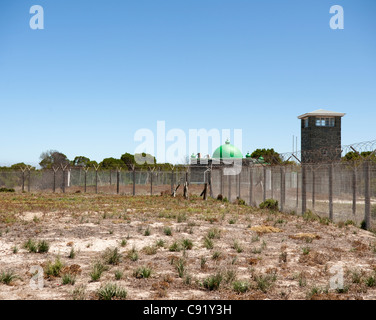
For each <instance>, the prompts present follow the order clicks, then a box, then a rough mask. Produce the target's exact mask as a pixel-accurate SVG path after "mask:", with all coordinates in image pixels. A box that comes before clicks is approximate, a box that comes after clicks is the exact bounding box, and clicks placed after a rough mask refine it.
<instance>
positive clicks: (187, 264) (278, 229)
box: [0, 194, 376, 300]
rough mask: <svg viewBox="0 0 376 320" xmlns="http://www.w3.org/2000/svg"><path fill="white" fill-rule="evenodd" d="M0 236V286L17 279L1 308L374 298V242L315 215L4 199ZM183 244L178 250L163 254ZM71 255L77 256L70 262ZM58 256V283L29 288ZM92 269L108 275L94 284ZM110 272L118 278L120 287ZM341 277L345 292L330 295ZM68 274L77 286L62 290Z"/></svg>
mask: <svg viewBox="0 0 376 320" xmlns="http://www.w3.org/2000/svg"><path fill="white" fill-rule="evenodd" d="M166 228H170V230H171V232H172V235H168V232H167V230H166ZM0 233H1V236H0V277H1V274H3V275H4V273H6V272H7V271H10V272H11V273H13V274H14V275H15V276H16V278H15V279H13V280H12V281H11V282H10V283H9V284H6V283H0V299H98V298H99V296H98V290H99V289H100V288H101V286H104V285H105V284H107V283H114V284H116V285H118V286H119V287H122V288H124V289H125V290H126V291H127V299H210V300H211V299H372V300H373V299H375V298H376V273H375V270H376V249H375V245H376V238H375V235H374V234H373V233H371V232H368V231H364V230H361V229H359V228H358V227H356V226H353V225H351V224H348V225H345V224H344V223H340V224H332V223H328V224H327V223H326V221H324V220H321V221H320V220H318V219H316V217H313V216H310V217H306V219H303V217H301V216H293V215H287V214H282V213H279V212H271V211H269V210H260V209H256V208H252V207H249V206H243V205H238V204H228V203H223V202H221V201H218V200H208V201H206V202H205V201H203V200H202V199H200V198H197V197H192V199H191V200H189V201H187V200H184V199H183V198H181V197H178V198H171V197H162V196H152V197H151V196H138V197H131V196H118V195H101V194H99V195H81V194H66V195H61V194H59V195H53V194H2V195H1V198H0ZM166 233H167V234H166ZM205 237H209V240H207V241H206V242H205ZM210 237H211V238H210ZM29 239H32V240H35V241H36V242H39V241H42V240H45V241H47V243H48V244H49V250H48V252H47V253H32V252H29V251H28V250H27V249H26V248H24V244H25V243H26V242H27V241H28V240H29ZM184 239H186V240H188V241H186V246H187V248H186V250H180V251H171V245H172V244H173V243H174V242H176V243H177V244H178V247H179V246H180V247H181V244H182V243H183V240H184ZM189 240H190V241H189ZM157 241H159V246H158V245H157V244H156V243H157ZM210 241H211V242H212V246H213V247H212V248H210V246H208V242H210ZM122 242H123V243H122ZM190 244H191V245H192V247H191V246H190ZM14 248H17V250H15V249H14ZM72 248H73V249H74V251H75V253H76V254H75V257H74V258H69V254H70V252H71V250H72ZM107 248H111V249H114V248H118V251H119V253H120V261H119V263H118V264H115V265H112V264H108V261H105V260H104V255H103V254H104V252H105V250H106V249H107ZM132 248H134V249H135V250H136V251H137V254H138V259H137V260H135V259H134V260H135V261H132V259H130V257H129V253H130V252H131V251H132ZM58 257H59V258H60V260H61V261H62V262H63V263H64V266H65V268H63V269H62V271H61V272H60V274H59V275H58V276H56V277H47V276H46V274H44V280H43V283H44V285H43V288H39V289H35V288H33V287H32V286H31V285H30V280H31V279H32V277H33V271H30V268H31V267H32V266H42V267H44V268H45V267H46V264H47V262H48V261H51V262H54V261H55V260H56V258H58ZM96 261H102V263H103V264H104V265H106V266H107V270H106V271H104V272H103V274H102V275H101V277H100V279H99V280H98V281H92V278H91V276H90V273H91V271H92V269H93V265H94V263H95V262H96ZM179 262H180V263H181V264H180V266H181V265H183V266H184V270H183V271H182V274H181V275H182V276H181V277H180V276H179V272H178V271H179V270H178V266H179ZM143 266H145V267H147V268H149V269H151V271H152V273H151V276H150V277H149V278H146V279H145V278H140V277H136V276H135V270H136V269H137V268H139V267H143ZM115 271H121V272H122V276H121V279H120V280H116V279H115ZM341 271H343V278H344V286H343V289H337V290H336V289H335V288H333V287H332V288H331V286H330V281H331V279H332V278H333V276H335V275H336V274H337V276H339V277H340V276H341ZM69 272H70V273H72V274H74V275H75V283H74V285H71V284H67V285H63V284H62V275H63V274H64V273H69ZM215 275H218V276H219V278H220V279H221V282H220V285H219V288H214V290H210V288H208V286H205V283H206V281H205V279H207V278H209V277H210V276H215ZM240 282H241V283H242V286H240V285H239V283H240ZM239 287H242V288H245V289H244V291H245V292H239V290H237V288H239ZM212 289H213V288H212Z"/></svg>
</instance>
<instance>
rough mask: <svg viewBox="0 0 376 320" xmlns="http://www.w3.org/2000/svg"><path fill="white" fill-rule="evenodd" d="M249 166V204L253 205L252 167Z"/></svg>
mask: <svg viewBox="0 0 376 320" xmlns="http://www.w3.org/2000/svg"><path fill="white" fill-rule="evenodd" d="M248 168H249V205H250V206H252V205H253V168H252V167H248Z"/></svg>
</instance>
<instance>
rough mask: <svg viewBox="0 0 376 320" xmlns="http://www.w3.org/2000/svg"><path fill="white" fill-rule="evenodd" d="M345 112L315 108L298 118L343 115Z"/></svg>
mask: <svg viewBox="0 0 376 320" xmlns="http://www.w3.org/2000/svg"><path fill="white" fill-rule="evenodd" d="M345 114H346V113H340V112H334V111H328V110H324V109H319V110H315V111H312V112H308V113H305V114H302V115H301V116H299V117H298V119H304V118H307V117H319V116H323V117H343V116H344V115H345Z"/></svg>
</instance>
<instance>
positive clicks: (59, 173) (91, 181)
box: [0, 141, 376, 229]
mask: <svg viewBox="0 0 376 320" xmlns="http://www.w3.org/2000/svg"><path fill="white" fill-rule="evenodd" d="M365 149H372V150H374V151H365ZM375 149H376V141H373V142H369V143H363V144H359V145H352V146H346V147H343V150H344V151H345V152H346V153H345V154H346V155H348V152H350V153H352V159H348V158H346V157H342V158H341V160H340V161H338V159H337V156H336V160H335V161H332V162H330V161H326V162H325V163H320V162H315V163H313V162H309V161H308V162H304V163H300V160H299V159H300V158H301V156H302V154H298V153H295V154H293V153H289V154H279V155H278V159H269V161H268V162H265V163H258V162H257V161H256V162H254V161H245V160H244V159H243V165H242V170H241V172H240V173H239V174H237V175H224V171H225V170H224V168H225V166H224V165H213V164H211V163H210V162H209V164H208V165H191V166H186V167H182V166H180V167H179V168H178V169H176V168H175V169H172V170H170V171H162V170H148V171H146V170H145V171H139V170H136V169H135V170H133V171H122V170H100V169H99V170H94V169H87V168H66V169H63V168H59V169H57V168H55V169H49V170H47V169H45V170H30V169H28V168H24V169H22V170H19V171H9V170H5V171H0V188H13V189H14V190H15V191H16V192H55V193H59V192H61V193H66V192H69V193H78V192H82V193H105V194H123V195H161V194H172V193H173V191H174V190H175V189H176V188H177V192H176V193H177V194H182V193H183V184H184V183H185V182H188V184H189V194H191V195H198V196H200V195H201V194H202V192H203V189H204V186H205V184H206V185H207V186H208V188H209V192H210V196H211V197H214V198H217V196H218V195H219V194H221V195H222V197H226V198H227V199H228V200H229V201H231V202H233V201H235V200H236V199H242V200H244V201H245V202H246V203H247V204H248V205H251V206H255V207H257V206H259V205H260V203H262V202H263V201H265V200H267V199H274V200H277V201H278V204H279V208H280V210H281V211H283V212H290V213H296V214H303V213H305V212H306V211H307V210H310V211H312V212H314V213H316V214H317V215H319V216H320V217H323V218H324V217H327V218H329V219H331V220H333V221H335V222H339V221H343V222H346V221H353V222H354V223H356V224H357V225H360V224H362V223H363V225H364V226H365V227H366V228H367V229H370V228H372V226H373V225H374V223H375V220H376V155H375V151H376V150H375ZM349 150H350V151H349ZM344 151H342V152H343V154H344ZM319 153H320V154H322V153H323V151H322V150H320V152H319ZM325 154H326V158H325V159H326V160H327V159H328V157H327V155H328V153H327V152H325ZM335 154H336V155H337V153H335ZM305 156H306V159H307V158H315V156H314V155H313V154H310V155H309V156H307V154H306V155H305ZM291 159H293V160H294V161H291Z"/></svg>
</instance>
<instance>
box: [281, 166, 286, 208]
mask: <svg viewBox="0 0 376 320" xmlns="http://www.w3.org/2000/svg"><path fill="white" fill-rule="evenodd" d="M284 206H285V168H284V167H282V166H281V211H283V209H284Z"/></svg>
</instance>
